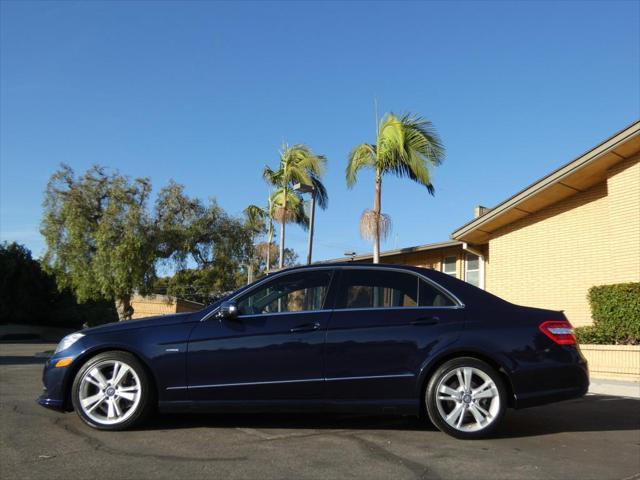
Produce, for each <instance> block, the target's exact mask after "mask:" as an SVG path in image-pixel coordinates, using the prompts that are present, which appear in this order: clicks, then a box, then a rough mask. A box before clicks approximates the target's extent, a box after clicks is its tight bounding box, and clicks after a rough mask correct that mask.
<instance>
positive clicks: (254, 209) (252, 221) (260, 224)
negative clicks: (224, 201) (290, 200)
mask: <svg viewBox="0 0 640 480" xmlns="http://www.w3.org/2000/svg"><path fill="white" fill-rule="evenodd" d="M244 216H245V226H246V227H247V229H248V230H249V232H250V235H251V253H250V255H249V261H248V262H247V284H249V283H251V282H253V267H254V257H255V252H254V250H255V241H256V238H257V237H258V236H259V235H261V234H263V233H264V231H265V229H266V227H265V220H266V218H267V216H268V212H267V211H265V210H264V209H262V208H260V207H258V206H257V205H249V206H248V207H247V208H245V209H244Z"/></svg>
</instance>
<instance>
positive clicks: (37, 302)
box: [0, 242, 115, 328]
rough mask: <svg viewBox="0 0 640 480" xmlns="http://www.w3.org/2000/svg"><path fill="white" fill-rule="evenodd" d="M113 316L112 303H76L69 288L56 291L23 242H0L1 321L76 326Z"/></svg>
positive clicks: (48, 275)
mask: <svg viewBox="0 0 640 480" xmlns="http://www.w3.org/2000/svg"><path fill="white" fill-rule="evenodd" d="M114 317H115V309H114V308H113V303H107V302H88V303H87V304H84V305H78V303H77V302H76V299H75V297H74V296H73V294H72V293H71V292H70V291H69V290H63V291H59V290H58V288H57V286H56V281H55V278H54V277H53V276H52V275H50V274H49V273H47V272H45V271H44V270H43V269H42V267H41V265H40V262H39V261H38V260H35V259H33V258H32V257H31V252H30V251H29V250H28V249H27V248H26V247H24V246H23V245H19V244H17V243H15V242H14V243H11V244H7V243H3V244H0V323H21V324H30V325H46V326H57V327H70V328H79V327H80V326H82V325H83V324H84V323H88V324H90V325H97V324H100V323H106V322H109V321H113V319H114Z"/></svg>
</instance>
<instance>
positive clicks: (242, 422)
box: [137, 395, 640, 438]
mask: <svg viewBox="0 0 640 480" xmlns="http://www.w3.org/2000/svg"><path fill="white" fill-rule="evenodd" d="M639 412H640V400H635V399H630V398H622V397H610V396H604V395H589V396H586V397H584V398H581V399H577V400H570V401H566V402H560V403H555V404H551V405H546V406H543V407H535V408H529V409H525V410H509V411H508V412H507V415H506V417H505V419H504V423H503V424H502V426H501V427H500V428H499V430H498V431H497V432H496V433H495V434H494V435H493V438H514V437H530V436H538V435H548V434H552V433H561V432H598V431H618V430H638V429H640V413H639ZM189 428H254V429H256V428H257V429H300V430H303V429H307V430H319V429H337V430H339V429H350V430H405V431H421V430H424V431H435V430H436V429H435V427H434V426H433V425H432V424H431V423H430V422H429V421H427V420H421V419H417V418H415V417H400V416H363V415H340V414H317V413H314V414H300V413H295V414H293V413H292V414H283V413H277V414H270V413H265V414H239V413H233V414H208V413H197V414H196V413H193V414H158V415H156V416H154V417H153V418H151V419H149V420H148V421H147V422H145V424H143V425H141V426H140V427H138V428H137V430H142V431H144V430H172V429H189Z"/></svg>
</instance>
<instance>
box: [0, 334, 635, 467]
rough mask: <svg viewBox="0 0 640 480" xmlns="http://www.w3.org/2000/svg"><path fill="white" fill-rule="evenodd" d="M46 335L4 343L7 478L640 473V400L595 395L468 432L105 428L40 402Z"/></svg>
mask: <svg viewBox="0 0 640 480" xmlns="http://www.w3.org/2000/svg"><path fill="white" fill-rule="evenodd" d="M51 348H53V346H52V345H46V344H0V477H1V478H2V479H13V478H22V479H27V478H47V479H55V478H64V479H70V478H74V479H83V478H108V479H110V480H113V479H124V478H126V479H130V478H141V479H142V478H186V479H197V478H223V479H225V480H232V479H246V478H259V479H261V480H265V479H272V478H273V479H275V478H296V479H305V478H310V479H329V478H340V479H342V478H362V479H378V478H379V479H391V478H425V479H439V478H455V479H471V478H473V479H495V478H508V479H530V478H535V479H538V478H539V479H555V478H557V479H628V480H630V479H640V400H632V399H625V398H618V397H606V396H599V395H589V396H587V397H585V398H583V399H580V400H575V401H569V402H564V403H560V404H556V405H550V406H545V407H538V408H534V409H529V410H521V411H516V412H513V411H511V412H509V413H508V414H507V418H506V421H505V424H504V427H503V428H502V430H501V431H500V433H499V435H498V436H497V437H496V438H492V439H490V440H479V441H466V442H464V441H459V440H455V439H453V438H450V437H448V436H446V435H444V434H442V433H440V432H438V431H436V430H435V429H434V427H432V426H430V425H428V424H426V425H425V424H423V423H421V422H419V421H417V420H413V419H407V418H402V417H355V416H335V415H333V416H323V415H314V416H307V415H302V416H301V415H277V416H275V415H249V416H247V415H200V416H196V415H174V416H157V417H156V418H154V419H152V421H151V422H150V423H148V424H147V425H145V426H144V427H142V428H140V429H138V430H135V431H130V432H115V433H107V432H99V431H96V430H92V429H90V428H88V427H86V426H84V424H82V423H81V422H80V420H79V419H78V418H77V417H76V415H75V414H59V413H56V412H53V411H49V410H46V409H44V408H42V407H39V406H38V405H37V404H36V403H35V398H36V397H37V396H38V395H39V393H40V391H41V389H42V387H41V382H40V375H41V369H42V362H43V361H44V360H41V359H38V358H35V357H34V356H33V355H34V353H36V352H38V351H42V350H47V349H51Z"/></svg>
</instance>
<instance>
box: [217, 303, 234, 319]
mask: <svg viewBox="0 0 640 480" xmlns="http://www.w3.org/2000/svg"><path fill="white" fill-rule="evenodd" d="M216 316H217V317H218V318H219V319H223V318H224V319H227V320H233V319H235V318H238V306H237V305H236V302H222V304H221V305H220V310H218V314H217V315H216Z"/></svg>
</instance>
